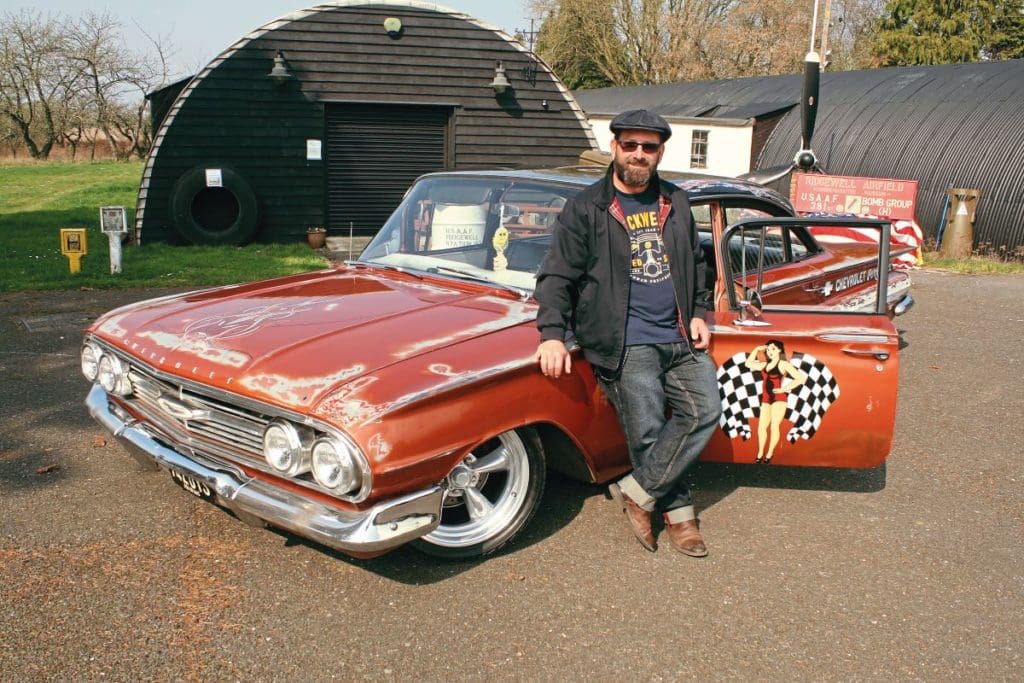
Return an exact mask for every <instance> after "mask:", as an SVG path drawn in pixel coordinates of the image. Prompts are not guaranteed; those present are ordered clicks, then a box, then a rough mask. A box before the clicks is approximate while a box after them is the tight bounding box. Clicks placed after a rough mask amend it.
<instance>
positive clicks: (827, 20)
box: [821, 0, 832, 71]
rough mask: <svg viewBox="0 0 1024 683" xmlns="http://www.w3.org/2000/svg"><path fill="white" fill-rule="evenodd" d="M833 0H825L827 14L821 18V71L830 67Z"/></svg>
mask: <svg viewBox="0 0 1024 683" xmlns="http://www.w3.org/2000/svg"><path fill="white" fill-rule="evenodd" d="M831 24H832V0H825V13H824V14H823V15H822V16H821V70H822V71H824V70H825V67H826V66H828V62H829V59H828V34H829V31H830V30H831V28H832V26H831Z"/></svg>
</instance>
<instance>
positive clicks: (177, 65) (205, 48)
mask: <svg viewBox="0 0 1024 683" xmlns="http://www.w3.org/2000/svg"><path fill="white" fill-rule="evenodd" d="M318 4H320V3H318V2H317V1H316V0H305V1H303V0H203V1H198V0H0V10H5V11H8V10H10V11H17V10H20V9H22V8H34V9H36V10H39V11H41V12H43V13H51V14H56V13H59V14H65V15H69V16H72V17H74V16H78V15H80V14H81V13H82V12H83V11H86V10H91V11H93V12H103V11H109V12H110V13H111V14H114V15H116V16H117V17H119V18H120V19H121V23H122V25H123V27H124V38H125V42H126V43H127V44H128V46H129V47H131V48H133V49H136V50H145V48H146V46H147V43H146V39H145V37H144V36H143V35H142V34H141V33H140V32H139V31H138V29H136V24H137V25H138V26H139V27H141V28H142V30H143V31H145V32H146V33H148V34H150V35H153V36H157V35H158V36H161V37H164V38H169V40H170V43H171V44H173V46H174V47H175V48H176V51H177V52H176V54H175V55H174V56H173V57H172V58H171V70H172V71H173V72H174V75H175V76H184V75H189V74H192V73H195V72H196V71H198V70H199V68H200V67H202V66H203V65H205V64H206V63H207V62H209V61H210V60H211V59H213V58H214V57H216V56H217V55H218V54H219V53H220V52H221V51H223V50H224V49H225V48H227V47H228V46H230V45H231V44H233V43H234V42H235V41H237V40H238V39H239V38H241V37H243V36H245V35H247V34H248V33H249V32H251V31H253V30H254V29H256V28H259V27H260V26H262V25H263V24H265V23H267V22H268V21H273V20H274V19H277V18H278V17H281V16H284V15H285V14H288V13H290V12H294V11H296V10H301V9H306V8H309V7H314V6H316V5H318ZM436 4H438V5H441V6H443V7H447V8H449V9H453V10H457V11H459V12H462V13H464V14H468V15H469V16H471V17H474V18H476V19H481V20H483V21H485V22H487V23H489V24H491V25H493V26H496V27H497V28H499V29H502V30H504V31H505V32H506V33H508V34H510V35H511V34H512V33H513V32H515V30H516V29H520V28H529V26H530V20H529V18H527V10H526V3H525V1H524V0H449V1H448V2H438V3H436Z"/></svg>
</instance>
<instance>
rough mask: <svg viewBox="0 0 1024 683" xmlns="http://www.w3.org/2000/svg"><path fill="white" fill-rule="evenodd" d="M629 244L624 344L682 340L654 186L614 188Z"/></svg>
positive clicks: (663, 342) (662, 342) (661, 342)
mask: <svg viewBox="0 0 1024 683" xmlns="http://www.w3.org/2000/svg"><path fill="white" fill-rule="evenodd" d="M616 194H617V195H618V198H619V205H620V206H621V207H622V213H623V215H624V216H625V218H626V229H627V230H628V232H629V241H630V245H631V247H632V252H633V253H632V255H631V257H630V264H631V268H630V280H631V282H630V287H629V317H628V319H627V321H626V345H627V346H631V345H635V344H667V343H671V342H677V341H682V340H683V336H682V334H680V332H679V325H678V323H677V318H676V315H677V314H676V297H675V292H674V291H673V289H672V276H671V274H670V273H669V269H668V253H667V252H666V251H665V244H664V242H663V241H662V235H661V228H660V227H658V188H657V187H650V188H648V189H647V190H646V191H644V192H642V193H641V194H625V193H623V192H619V191H616Z"/></svg>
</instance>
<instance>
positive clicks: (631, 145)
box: [618, 140, 661, 154]
mask: <svg viewBox="0 0 1024 683" xmlns="http://www.w3.org/2000/svg"><path fill="white" fill-rule="evenodd" d="M618 142H619V147H620V148H621V149H622V151H623V152H635V151H636V148H637V147H643V148H644V152H646V153H647V154H654V153H655V152H657V151H658V150H659V149H660V148H661V143H660V142H637V141H636V140H619V141H618Z"/></svg>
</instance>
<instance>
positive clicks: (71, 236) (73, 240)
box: [60, 228, 89, 273]
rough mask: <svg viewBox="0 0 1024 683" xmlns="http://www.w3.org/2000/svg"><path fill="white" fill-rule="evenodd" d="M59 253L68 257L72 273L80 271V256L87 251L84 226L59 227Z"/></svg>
mask: <svg viewBox="0 0 1024 683" xmlns="http://www.w3.org/2000/svg"><path fill="white" fill-rule="evenodd" d="M60 253H62V254H64V255H65V256H67V257H68V266H69V267H70V268H71V272H72V273H80V272H82V257H83V256H85V255H86V254H88V253H89V245H88V243H87V241H86V239H85V228H61V229H60Z"/></svg>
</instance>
